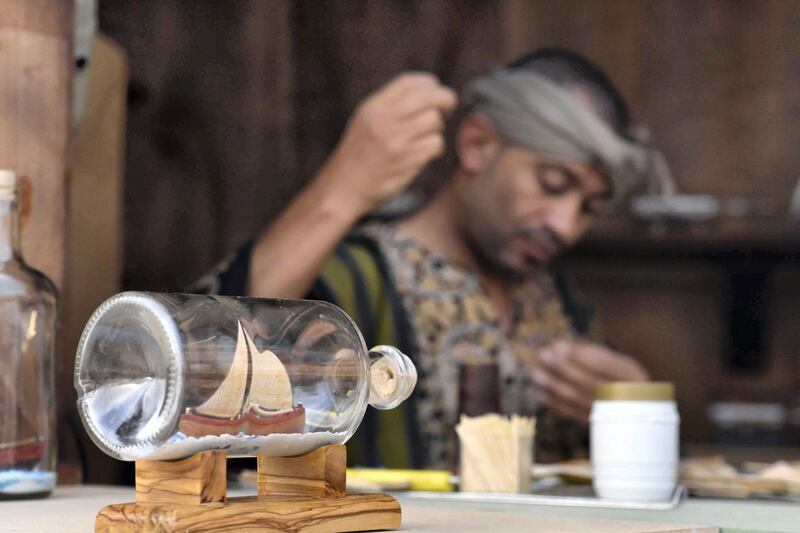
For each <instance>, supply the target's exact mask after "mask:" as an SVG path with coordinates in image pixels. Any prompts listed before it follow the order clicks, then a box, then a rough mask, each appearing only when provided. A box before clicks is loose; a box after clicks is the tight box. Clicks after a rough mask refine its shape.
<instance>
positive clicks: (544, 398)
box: [536, 391, 589, 424]
mask: <svg viewBox="0 0 800 533" xmlns="http://www.w3.org/2000/svg"><path fill="white" fill-rule="evenodd" d="M536 398H537V400H538V401H539V403H540V404H541V405H545V406H547V407H548V408H549V409H551V410H552V411H554V412H555V413H556V414H559V415H561V416H563V417H566V418H571V419H573V420H577V421H579V422H582V423H584V424H585V423H587V422H588V421H589V412H588V411H587V410H586V409H583V408H580V407H576V406H574V405H572V404H570V403H568V402H564V401H562V400H560V399H558V398H556V397H554V396H551V395H550V394H548V393H546V392H543V391H538V392H537V393H536Z"/></svg>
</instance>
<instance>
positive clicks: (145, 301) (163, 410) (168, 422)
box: [74, 292, 184, 461]
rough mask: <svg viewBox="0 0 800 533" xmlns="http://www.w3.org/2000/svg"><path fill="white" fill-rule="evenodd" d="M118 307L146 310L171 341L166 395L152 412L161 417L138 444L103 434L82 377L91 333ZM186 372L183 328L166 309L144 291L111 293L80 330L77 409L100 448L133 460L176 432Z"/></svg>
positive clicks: (76, 359) (168, 348)
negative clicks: (179, 328) (127, 442)
mask: <svg viewBox="0 0 800 533" xmlns="http://www.w3.org/2000/svg"><path fill="white" fill-rule="evenodd" d="M119 307H134V308H137V309H138V310H140V311H143V312H144V313H145V314H146V315H147V316H149V318H151V319H152V320H153V322H152V323H153V324H155V325H157V326H158V327H160V329H161V332H162V333H164V337H165V338H166V339H167V342H168V346H165V349H164V352H165V355H166V357H167V359H168V367H167V376H166V384H165V391H164V396H163V400H162V402H161V405H160V406H159V408H158V410H157V411H155V412H154V414H153V415H152V416H153V417H155V418H157V419H158V423H157V424H155V427H154V429H153V430H151V431H150V432H148V433H149V434H148V435H147V436H146V437H145V438H143V439H142V440H141V441H140V442H137V443H135V444H119V443H118V442H115V441H114V440H112V439H110V438H108V437H107V436H106V435H104V433H103V431H102V430H101V429H100V427H99V426H98V424H97V423H96V421H95V419H94V417H93V416H92V414H91V413H89V412H88V409H87V407H88V406H87V402H86V401H85V400H86V393H85V387H84V383H83V382H82V381H83V380H82V379H81V369H82V363H83V361H84V359H86V358H88V357H89V355H90V354H89V353H87V349H88V347H89V344H90V343H89V341H90V339H91V338H92V333H93V332H94V331H95V328H96V327H97V326H98V324H100V323H101V322H102V320H103V317H104V316H106V315H107V314H108V313H109V312H110V311H112V310H115V309H117V308H119ZM183 376H184V356H183V345H182V343H181V337H180V332H179V330H178V327H177V325H176V324H175V323H174V321H173V320H172V317H171V316H170V314H169V312H168V311H167V309H166V308H165V307H164V306H163V305H162V304H161V303H159V302H158V301H157V300H155V299H154V298H152V297H151V296H150V295H148V294H147V293H143V292H123V293H120V294H117V295H116V296H112V297H111V298H109V299H108V300H106V301H105V302H103V303H102V304H101V305H100V307H98V308H97V310H95V312H94V313H93V314H92V316H91V318H90V319H89V321H88V322H87V324H86V327H85V328H84V330H83V333H82V334H81V338H80V341H79V343H78V349H77V352H76V354H75V372H74V385H75V390H76V391H77V393H78V411H79V413H80V416H81V421H82V422H83V425H84V427H85V428H86V429H87V431H88V433H89V436H90V437H91V438H92V440H93V441H94V443H95V444H96V445H97V446H98V447H99V448H100V449H101V450H103V451H104V452H105V453H107V454H108V455H110V456H112V457H115V458H117V459H122V460H127V461H131V460H136V459H137V458H139V457H141V456H144V455H146V454H147V452H148V450H149V449H150V448H152V446H153V445H155V444H159V443H161V442H162V441H163V440H164V439H167V438H169V437H170V436H171V435H172V433H173V430H174V427H175V425H176V424H177V421H178V418H179V416H180V414H181V413H180V410H181V405H182V403H183V393H184V391H183ZM90 394H91V392H90Z"/></svg>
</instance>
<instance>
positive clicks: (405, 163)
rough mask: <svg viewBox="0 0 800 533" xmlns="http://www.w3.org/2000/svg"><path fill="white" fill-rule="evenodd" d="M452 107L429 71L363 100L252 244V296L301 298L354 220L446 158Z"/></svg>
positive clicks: (451, 98)
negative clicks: (330, 147)
mask: <svg viewBox="0 0 800 533" xmlns="http://www.w3.org/2000/svg"><path fill="white" fill-rule="evenodd" d="M455 105H456V95H455V93H454V92H453V91H452V90H450V89H448V88H446V87H444V86H442V85H440V84H439V81H438V80H437V78H436V77H435V76H433V75H431V74H426V73H408V74H402V75H400V76H398V77H397V78H394V79H393V80H391V81H390V82H389V83H387V84H386V85H385V86H383V87H382V88H380V89H379V90H378V91H376V92H375V93H373V94H371V95H370V96H369V97H368V98H367V99H366V100H364V101H363V102H362V103H361V104H360V105H359V106H358V107H357V108H356V110H355V112H354V113H353V115H352V117H350V121H349V122H348V124H347V127H346V129H345V132H344V135H343V136H342V139H341V141H340V142H339V144H338V146H337V147H336V149H335V150H334V151H333V153H332V154H331V155H330V157H329V158H328V160H327V161H326V162H325V164H324V165H323V167H322V168H321V169H320V171H319V172H318V173H317V174H316V175H315V176H314V177H313V178H312V179H311V181H310V182H309V183H308V184H307V185H306V187H304V188H303V190H302V191H300V193H299V194H298V195H297V196H296V197H295V198H294V199H293V200H292V202H291V203H290V204H289V205H288V206H287V207H286V209H284V211H283V212H281V214H280V215H278V217H277V218H276V219H275V220H274V221H273V222H272V223H271V224H270V225H269V226H267V227H266V228H265V229H264V230H263V231H262V232H261V234H260V235H259V236H258V238H257V239H256V241H255V243H254V244H253V250H252V254H251V257H250V269H249V277H248V284H247V292H248V294H249V295H251V296H256V297H272V298H301V297H302V296H304V295H305V294H306V293H307V291H308V290H309V289H310V287H311V286H312V285H313V283H314V280H315V278H316V277H317V275H318V274H319V271H320V269H321V268H322V265H323V263H324V262H325V260H326V259H327V258H328V256H330V254H331V253H332V252H333V250H334V249H335V248H336V245H337V244H338V243H339V241H341V240H342V238H343V237H344V236H345V235H346V234H347V233H348V232H349V231H350V229H351V228H352V226H353V224H355V223H356V222H357V221H358V220H359V219H360V218H361V217H362V216H364V215H366V214H368V213H370V212H371V211H372V210H374V209H375V208H376V207H378V206H379V205H380V204H381V203H383V202H384V201H386V200H388V199H389V198H391V197H392V196H394V195H395V194H397V193H399V192H401V191H402V190H403V189H404V188H405V187H406V186H407V185H408V184H409V183H410V182H411V181H412V180H413V179H414V177H415V176H416V175H417V174H418V173H419V172H420V171H421V170H422V168H423V167H424V166H425V165H426V164H427V163H428V162H429V161H431V160H432V159H434V158H435V157H438V156H439V155H441V153H442V151H443V149H444V137H443V130H444V124H445V115H446V114H448V113H449V112H450V111H451V110H452V109H453V108H454V107H455Z"/></svg>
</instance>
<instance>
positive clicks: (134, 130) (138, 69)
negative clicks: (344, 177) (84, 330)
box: [99, 0, 800, 444]
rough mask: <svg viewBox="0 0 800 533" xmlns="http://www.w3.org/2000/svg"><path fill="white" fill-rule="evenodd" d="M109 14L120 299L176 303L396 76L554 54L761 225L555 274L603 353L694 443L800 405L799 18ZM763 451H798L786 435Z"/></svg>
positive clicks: (648, 244) (652, 245)
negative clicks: (566, 53) (735, 414)
mask: <svg viewBox="0 0 800 533" xmlns="http://www.w3.org/2000/svg"><path fill="white" fill-rule="evenodd" d="M99 15H100V29H101V30H102V31H103V32H105V33H106V34H108V35H110V36H111V37H112V38H113V39H115V40H116V41H117V42H118V43H120V45H121V46H122V47H123V48H124V49H125V51H126V52H127V54H128V61H129V64H130V85H129V91H128V106H129V110H128V134H127V136H128V138H127V168H126V176H125V179H126V185H125V205H124V208H125V235H124V238H125V272H124V286H125V287H127V288H139V289H155V290H176V289H180V288H181V287H184V286H185V285H186V284H188V283H189V282H191V281H192V280H194V279H196V278H197V277H198V276H200V275H201V274H202V273H203V272H205V271H206V270H207V269H208V268H209V267H211V266H212V265H213V264H214V263H215V262H216V261H218V260H219V259H221V258H222V257H223V256H224V255H225V254H226V253H227V252H229V251H230V250H232V249H234V248H235V247H236V246H238V245H239V244H241V243H242V242H244V241H245V240H246V239H248V238H249V237H251V236H253V235H254V234H255V232H256V231H257V230H258V229H260V228H261V227H263V225H264V224H266V223H267V222H268V221H269V220H270V219H271V218H272V217H274V216H275V215H276V213H277V212H278V211H279V210H280V208H281V207H282V206H284V205H285V204H286V202H287V201H288V200H289V199H290V198H291V196H292V195H293V194H294V193H295V192H296V191H297V190H298V189H299V188H300V187H301V186H302V184H303V183H304V182H305V181H306V180H307V179H308V178H309V177H310V176H312V175H313V173H314V171H315V169H317V168H318V167H319V166H320V164H321V163H322V161H323V160H324V158H325V156H326V154H327V153H328V152H329V151H330V150H331V149H332V148H333V146H334V145H335V143H336V140H337V139H338V137H339V135H340V133H341V131H342V129H343V127H344V125H345V123H346V120H347V117H348V115H349V113H350V112H351V111H352V109H353V108H354V106H355V105H356V104H357V102H358V101H359V100H360V99H361V98H363V97H364V96H365V95H366V94H368V93H369V92H370V91H371V90H373V89H375V88H376V87H378V86H379V85H380V84H382V83H384V82H385V81H387V80H388V79H389V78H391V77H392V76H394V75H395V74H397V73H399V72H401V71H403V70H407V69H423V70H431V71H433V72H435V73H436V74H438V75H439V76H440V77H441V79H442V80H443V81H444V82H445V83H448V84H451V85H454V86H458V85H459V84H460V83H462V82H463V81H464V80H465V79H466V78H468V77H469V76H470V75H472V74H475V73H478V72H481V71H483V70H485V69H487V68H490V67H492V66H495V65H498V64H500V63H503V62H506V61H508V60H511V59H513V58H514V57H515V56H517V55H519V54H521V53H523V52H525V51H527V50H528V49H530V48H533V47H539V46H554V45H555V46H564V47H569V48H572V49H574V50H577V51H579V52H581V53H583V54H585V55H587V56H588V57H590V58H591V59H592V60H594V61H595V62H597V63H598V64H599V65H600V66H601V67H602V68H604V69H605V70H606V71H607V72H608V73H609V74H610V76H611V78H612V79H613V80H614V81H615V82H616V83H617V84H618V85H619V87H620V88H621V90H622V92H623V94H624V95H626V97H627V98H628V100H629V103H630V105H631V107H632V109H633V111H634V116H635V117H636V118H637V119H638V120H639V121H641V122H644V123H646V124H648V125H649V126H650V129H651V131H652V134H653V137H654V139H655V140H656V142H657V143H658V144H659V145H660V146H661V147H662V148H663V150H664V152H665V153H666V155H667V157H668V159H669V161H670V163H671V166H672V169H673V172H674V174H675V176H676V179H677V182H678V185H679V188H680V189H681V190H682V191H684V192H690V193H712V194H714V195H717V196H718V197H721V198H723V199H726V198H727V199H729V198H739V197H741V198H744V199H746V200H747V201H748V202H750V203H749V204H748V205H751V206H756V207H757V209H755V211H756V212H754V213H751V215H750V216H749V218H745V219H737V220H722V221H718V222H716V223H713V224H710V225H709V224H706V225H701V226H699V227H696V226H694V225H692V226H678V227H661V228H656V229H655V230H654V229H653V228H652V227H650V228H648V227H644V226H643V225H642V224H639V223H636V222H632V221H631V220H630V219H629V218H628V217H625V216H618V217H615V218H612V219H609V220H607V221H603V222H602V224H600V228H599V229H598V230H597V231H596V232H595V233H594V234H593V235H592V236H591V237H590V238H589V239H588V240H587V242H586V243H585V244H584V245H583V246H582V247H581V249H579V250H577V251H576V252H575V253H574V254H572V256H570V257H568V258H567V259H566V262H565V264H566V267H567V269H568V270H570V271H571V272H572V273H573V274H574V275H575V277H577V278H578V281H579V282H580V284H581V286H582V288H583V289H584V291H585V293H586V295H587V297H588V298H589V299H590V300H591V301H592V302H593V303H594V304H595V305H596V307H597V309H598V311H599V313H600V315H601V317H602V318H603V322H604V327H605V331H606V336H607V338H608V340H609V342H610V343H611V344H612V345H614V346H615V347H617V348H618V349H620V350H623V351H626V352H628V353H631V354H633V355H637V356H639V357H641V358H642V360H643V361H644V362H645V364H646V365H647V366H648V367H649V368H650V369H651V371H652V372H653V374H654V376H655V377H656V378H659V379H668V380H671V381H674V382H676V384H677V386H678V393H679V399H680V404H681V405H680V407H681V414H682V417H683V432H684V439H685V441H687V442H689V443H704V442H711V441H714V442H728V441H730V442H732V443H734V444H736V443H738V442H739V441H738V440H737V439H736V438H733V439H732V440H730V439H728V440H726V438H727V437H725V435H724V434H722V433H721V432H720V431H719V430H718V428H717V429H715V428H714V427H713V426H712V425H711V424H710V423H709V422H708V419H707V416H706V409H707V407H708V406H709V405H710V404H711V403H712V402H714V401H718V400H748V401H757V402H763V401H774V402H779V403H780V404H782V405H784V406H786V407H787V408H789V409H791V408H792V406H793V405H794V404H795V403H796V400H797V393H798V392H800V387H798V358H797V348H796V347H797V346H798V342H800V313H798V310H799V309H798V307H800V305H798V302H800V298H798V297H800V275H798V270H797V267H796V266H795V249H796V247H795V243H794V240H795V237H794V235H795V234H796V232H795V228H794V223H793V222H792V221H791V220H789V218H788V216H787V214H786V213H787V210H788V202H789V197H790V195H791V192H792V190H793V187H794V185H795V182H796V181H797V179H798V177H800V173H799V172H798V171H797V169H798V168H799V167H800V151H798V150H797V149H796V145H797V143H798V140H800V121H799V120H798V115H800V34H799V33H798V32H797V31H796V28H798V27H800V9H798V4H797V3H796V2H794V1H791V0H761V1H758V2H753V1H744V0H742V1H734V0H728V1H722V0H716V1H711V0H709V1H696V0H681V1H668V0H663V1H640V0H615V1H614V2H607V1H601V0H587V1H577V0H552V1H520V0H505V1H455V0H454V1H443V0H442V1H437V0H417V1H411V0H392V1H389V0H382V1H364V0H358V1H356V0H348V1H336V2H334V1H315V0H297V1H288V0H287V1H283V0H237V1H229V2H218V1H212V0H191V1H190V0H185V1H179V0H170V1H160V0H159V1H156V0H103V1H102V2H100V14H99ZM656 230H657V231H656ZM744 440H747V439H744ZM744 440H743V441H744ZM743 441H742V442H743ZM766 442H771V443H776V444H800V441H799V440H798V439H797V436H796V433H795V431H794V428H793V426H791V424H787V425H785V427H783V428H782V429H781V430H780V431H779V434H778V435H777V436H776V437H775V439H773V440H765V441H763V442H762V443H766Z"/></svg>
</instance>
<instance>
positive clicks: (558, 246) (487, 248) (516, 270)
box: [462, 225, 564, 281]
mask: <svg viewBox="0 0 800 533" xmlns="http://www.w3.org/2000/svg"><path fill="white" fill-rule="evenodd" d="M462 232H463V239H464V243H465V244H466V245H467V248H469V250H470V251H471V252H472V254H473V255H474V256H475V258H476V260H477V262H478V264H479V266H480V268H481V270H482V271H484V272H486V273H488V274H491V275H493V276H496V277H500V278H504V279H509V280H511V281H519V280H522V279H524V278H526V277H528V276H529V275H530V274H532V273H534V272H536V271H537V270H540V269H541V268H542V267H543V266H544V265H545V264H546V262H545V261H540V260H539V259H537V258H535V257H530V256H525V257H524V264H523V265H522V266H518V265H512V264H509V263H508V262H507V261H505V260H504V258H503V255H504V254H503V252H504V251H506V250H510V249H511V243H512V242H513V241H514V239H517V238H520V239H523V240H526V241H534V242H535V243H536V244H538V245H539V246H541V247H544V248H546V249H550V250H554V252H553V254H552V256H551V257H550V259H549V260H552V259H553V258H554V257H555V256H556V255H558V253H559V252H560V251H561V250H562V249H563V248H564V243H563V242H562V241H561V239H560V238H559V237H558V236H557V235H556V234H554V233H553V232H552V231H551V230H549V229H548V228H546V227H544V226H539V225H529V226H527V227H525V228H524V229H522V230H519V231H517V232H516V233H514V234H512V235H511V236H510V237H502V238H498V237H497V236H496V235H491V234H489V233H488V232H486V231H482V230H480V229H478V230H476V231H473V230H472V229H471V228H469V229H468V228H463V229H462ZM549 260H548V262H549Z"/></svg>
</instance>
